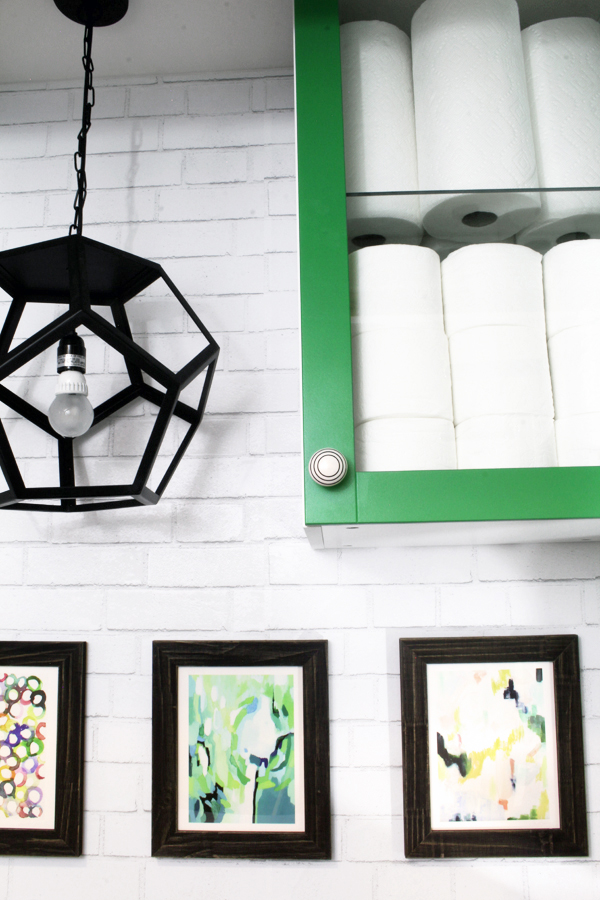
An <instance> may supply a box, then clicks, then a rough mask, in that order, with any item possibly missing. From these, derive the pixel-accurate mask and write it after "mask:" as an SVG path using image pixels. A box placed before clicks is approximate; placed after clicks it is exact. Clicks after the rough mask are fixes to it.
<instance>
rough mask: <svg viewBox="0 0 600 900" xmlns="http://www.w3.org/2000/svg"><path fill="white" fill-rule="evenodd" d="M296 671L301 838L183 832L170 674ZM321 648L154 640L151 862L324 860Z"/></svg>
mask: <svg viewBox="0 0 600 900" xmlns="http://www.w3.org/2000/svg"><path fill="white" fill-rule="evenodd" d="M188 666H193V667H198V668H201V667H202V666H206V667H215V666H255V667H262V666H265V667H267V666H290V667H291V666H299V667H302V684H303V710H304V716H303V724H304V814H305V828H304V831H303V832H291V831H288V832H279V831H270V832H269V831H263V832H260V831H254V830H253V831H225V830H221V831H216V830H211V831H183V830H179V828H178V821H177V787H178V771H177V759H178V754H177V746H178V740H177V734H178V669H179V668H180V667H188ZM328 697H329V694H328V683H327V641H155V642H154V644H153V684H152V855H153V856H175V857H240V858H246V859H331V812H330V788H329V699H328Z"/></svg>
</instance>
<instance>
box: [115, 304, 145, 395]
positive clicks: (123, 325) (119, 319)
mask: <svg viewBox="0 0 600 900" xmlns="http://www.w3.org/2000/svg"><path fill="white" fill-rule="evenodd" d="M110 309H111V312H112V316H113V320H114V323H115V326H116V327H117V328H118V329H119V331H122V332H123V334H124V335H125V337H126V338H128V340H130V341H132V342H133V334H132V333H131V326H130V325H129V319H128V318H127V313H126V312H125V307H124V306H123V304H122V303H112V304H111V307H110ZM125 365H126V366H127V374H128V375H129V377H130V379H131V382H132V384H138V385H141V384H143V383H144V376H143V375H142V370H141V369H140V367H139V366H138V365H137V364H136V363H135V362H134V361H133V360H131V359H127V357H126V358H125Z"/></svg>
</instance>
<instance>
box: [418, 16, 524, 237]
mask: <svg viewBox="0 0 600 900" xmlns="http://www.w3.org/2000/svg"><path fill="white" fill-rule="evenodd" d="M411 39H412V51H413V80H414V91H415V120H416V133H417V153H418V165H419V188H420V190H422V191H423V190H425V191H436V190H438V191H439V190H467V189H480V190H486V189H489V188H496V189H498V188H499V189H510V191H511V193H498V194H496V193H482V194H464V195H460V194H454V195H449V196H444V195H437V196H435V195H429V196H421V211H422V214H423V225H424V227H425V229H426V231H427V232H428V233H429V234H431V235H433V236H434V237H439V238H444V239H448V240H453V241H463V242H477V243H481V242H486V241H496V240H503V239H504V238H507V237H510V236H511V235H514V234H516V232H517V231H520V230H522V229H524V228H525V227H527V225H529V224H530V223H531V222H532V221H533V219H534V218H535V216H536V214H537V213H538V211H539V208H540V200H539V196H538V194H537V193H535V192H532V190H533V191H535V188H536V187H537V186H538V180H537V169H536V162H535V151H534V146H533V134H532V130H531V118H530V112H529V103H528V97H527V86H526V81H525V69H524V64H523V49H522V44H521V32H520V25H519V11H518V7H517V4H516V2H515V0H425V2H424V3H423V4H422V5H421V6H420V7H419V9H418V10H417V12H416V13H415V15H414V16H413V19H412V27H411Z"/></svg>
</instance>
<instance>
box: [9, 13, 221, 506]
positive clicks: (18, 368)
mask: <svg viewBox="0 0 600 900" xmlns="http://www.w3.org/2000/svg"><path fill="white" fill-rule="evenodd" d="M55 3H56V6H57V7H58V8H59V9H60V10H61V12H63V13H64V14H65V15H67V16H68V17H69V18H71V19H74V21H76V22H80V23H81V24H83V25H85V33H84V54H83V66H84V71H85V82H84V91H83V114H82V124H81V130H80V132H79V136H78V149H77V152H76V154H75V169H76V172H77V194H76V197H75V202H74V204H73V206H74V209H75V218H74V222H73V224H72V225H71V227H70V229H69V233H68V235H66V236H65V237H62V238H56V239H54V240H50V241H44V242H42V243H38V244H31V245H29V246H26V247H17V248H14V249H9V250H4V251H2V252H0V309H4V310H5V315H4V322H3V325H2V328H1V330H0V472H1V477H0V508H5V509H27V510H42V511H50V512H77V511H86V510H98V509H116V508H120V507H131V506H148V505H153V504H155V503H157V502H158V501H159V499H160V497H161V496H162V494H163V492H164V491H165V489H166V487H167V485H168V484H169V481H170V480H171V478H172V476H173V474H174V472H175V470H176V468H177V466H178V464H179V462H180V461H181V458H182V457H183V454H184V453H185V451H186V450H187V448H188V446H189V444H190V442H191V441H192V438H193V437H194V434H195V433H196V431H197V429H198V427H199V425H200V423H201V422H202V418H203V416H204V411H205V409H206V404H207V400H208V395H209V392H210V388H211V384H212V379H213V376H214V372H215V368H216V365H217V358H218V355H219V346H218V344H217V343H216V341H215V340H214V338H213V337H212V335H211V334H210V332H209V331H208V329H207V328H206V327H205V326H204V324H203V323H202V321H201V320H200V318H199V317H198V316H197V315H196V313H195V311H194V310H193V308H192V307H191V305H190V304H189V303H188V302H187V300H186V299H185V297H184V296H183V294H182V293H181V292H180V291H179V290H178V288H177V287H176V285H175V284H174V283H173V282H172V281H171V279H170V278H169V276H168V275H167V273H166V272H165V271H164V269H163V268H162V266H160V265H159V264H158V263H156V262H152V261H150V260H147V259H142V258H141V257H139V256H134V255H133V254H131V253H126V252H125V251H123V250H119V249H117V248H115V247H110V246H108V245H107V244H103V243H100V242H98V241H94V240H91V239H90V238H87V237H84V235H83V233H82V229H83V206H84V203H85V199H86V195H87V181H86V172H85V159H86V145H87V134H88V131H89V130H90V127H91V110H92V107H93V105H94V88H93V84H92V73H93V64H92V59H91V48H92V35H93V27H94V25H110V24H112V23H113V22H116V21H118V20H119V19H120V18H122V16H123V15H125V12H126V11H127V5H128V0H55ZM157 305H158V306H160V308H161V310H162V313H161V314H165V309H168V313H167V314H168V315H169V317H170V319H171V321H179V322H180V328H181V332H180V333H179V334H173V335H172V337H171V341H170V343H169V342H168V339H164V338H158V337H157V336H154V335H153V334H152V325H151V323H150V324H148V322H146V320H145V313H146V312H148V314H149V318H150V319H152V316H153V315H155V314H156V309H157ZM86 357H87V359H86ZM105 360H106V361H107V362H108V372H107V371H105ZM90 363H92V364H90ZM55 365H56V369H57V370H58V373H59V376H58V385H57V384H56V381H54V389H53V390H51V389H49V378H48V377H47V376H46V373H48V374H49V373H50V372H51V371H52V369H53V367H54V366H55ZM86 368H87V373H86ZM54 377H55V376H54ZM86 379H87V382H86ZM88 384H89V390H88ZM86 390H87V391H88V393H87V398H86ZM53 393H54V394H56V397H55V399H54V400H53V399H52V394H53ZM191 398H193V399H191ZM74 419H77V421H76V422H75V423H73V420H74ZM136 432H137V436H136ZM52 445H53V446H54V447H55V448H56V449H55V451H54V454H53V451H52V450H51V449H50V450H46V447H51V446H52ZM109 447H112V448H113V455H112V456H108V448H109ZM32 448H33V450H32ZM19 451H24V452H21V453H20V452H19ZM86 451H89V454H90V455H89V457H88V456H87V455H86ZM36 453H37V454H38V455H37V456H36V455H35V454H36ZM22 457H27V458H26V459H23V458H22Z"/></svg>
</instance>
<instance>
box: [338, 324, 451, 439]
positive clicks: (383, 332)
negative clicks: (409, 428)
mask: <svg viewBox="0 0 600 900" xmlns="http://www.w3.org/2000/svg"><path fill="white" fill-rule="evenodd" d="M352 362H353V375H354V424H355V425H361V424H362V423H363V422H367V421H369V420H370V419H382V418H393V417H396V416H401V417H408V418H413V417H424V418H434V419H448V420H449V421H452V392H451V388H450V363H449V358H448V340H447V338H446V335H445V334H444V331H443V329H442V328H441V327H440V328H437V329H434V328H401V327H398V326H396V325H394V324H393V323H392V324H390V323H388V327H378V328H373V329H372V330H365V331H361V332H360V333H359V334H355V336H354V337H353V338H352Z"/></svg>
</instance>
